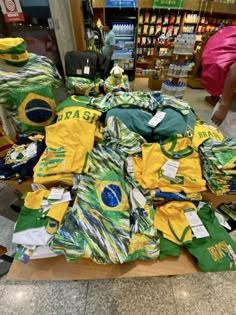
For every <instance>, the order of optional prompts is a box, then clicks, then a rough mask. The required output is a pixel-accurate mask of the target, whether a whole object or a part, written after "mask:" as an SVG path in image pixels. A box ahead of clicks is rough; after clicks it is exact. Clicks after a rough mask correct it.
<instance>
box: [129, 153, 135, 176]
mask: <svg viewBox="0 0 236 315" xmlns="http://www.w3.org/2000/svg"><path fill="white" fill-rule="evenodd" d="M127 164H128V165H127V171H128V173H131V174H133V173H134V166H133V161H132V156H128V157H127Z"/></svg>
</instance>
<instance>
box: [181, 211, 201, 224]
mask: <svg viewBox="0 0 236 315" xmlns="http://www.w3.org/2000/svg"><path fill="white" fill-rule="evenodd" d="M184 214H185V216H186V218H187V220H188V222H189V225H190V226H191V227H194V226H198V225H202V221H201V219H200V218H199V216H198V215H197V213H196V212H195V211H194V209H185V210H184Z"/></svg>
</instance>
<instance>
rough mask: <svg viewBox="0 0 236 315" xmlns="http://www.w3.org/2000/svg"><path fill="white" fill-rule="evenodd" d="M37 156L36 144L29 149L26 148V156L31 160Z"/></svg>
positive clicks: (32, 144)
mask: <svg viewBox="0 0 236 315" xmlns="http://www.w3.org/2000/svg"><path fill="white" fill-rule="evenodd" d="M36 154H37V148H36V144H35V143H31V144H30V145H29V146H28V147H27V148H26V155H27V156H28V157H29V158H31V157H34V156H35V155H36Z"/></svg>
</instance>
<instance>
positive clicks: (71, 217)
mask: <svg viewBox="0 0 236 315" xmlns="http://www.w3.org/2000/svg"><path fill="white" fill-rule="evenodd" d="M76 213H77V210H76V209H75V208H71V209H70V210H68V211H67V213H66V214H65V216H64V218H63V221H62V223H61V225H60V226H59V228H58V230H57V232H56V233H55V235H54V237H53V239H52V240H51V242H50V243H49V246H50V248H51V250H53V251H54V252H55V253H56V254H57V255H61V254H64V255H65V258H66V260H67V261H74V260H76V259H79V258H80V257H83V256H84V253H85V247H86V241H85V238H84V237H83V235H82V233H81V232H80V230H79V226H78V223H77V220H76Z"/></svg>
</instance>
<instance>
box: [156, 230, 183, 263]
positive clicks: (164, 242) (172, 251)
mask: <svg viewBox="0 0 236 315" xmlns="http://www.w3.org/2000/svg"><path fill="white" fill-rule="evenodd" d="M158 235H159V237H160V255H159V258H161V259H162V258H165V257H167V256H174V257H179V255H180V246H179V245H178V244H176V243H173V242H171V241H170V240H168V239H166V238H164V237H163V234H162V232H160V231H158Z"/></svg>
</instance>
